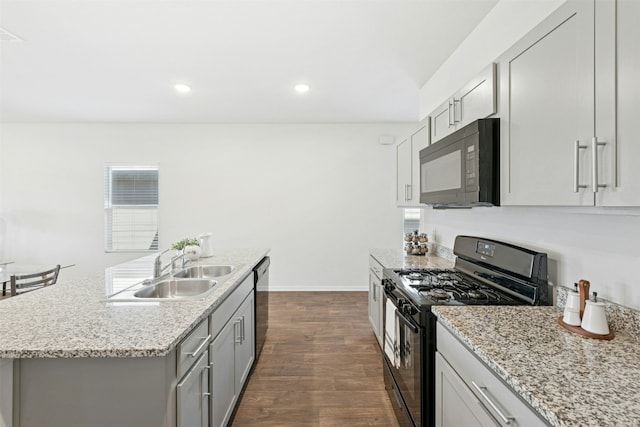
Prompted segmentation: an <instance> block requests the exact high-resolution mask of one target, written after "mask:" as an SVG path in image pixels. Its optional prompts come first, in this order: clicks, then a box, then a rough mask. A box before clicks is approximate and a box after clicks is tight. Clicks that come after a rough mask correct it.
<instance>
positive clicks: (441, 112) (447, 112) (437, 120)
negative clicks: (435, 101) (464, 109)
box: [431, 99, 456, 144]
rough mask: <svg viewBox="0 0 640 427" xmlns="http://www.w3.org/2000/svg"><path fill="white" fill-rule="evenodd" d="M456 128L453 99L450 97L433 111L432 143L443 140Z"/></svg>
mask: <svg viewBox="0 0 640 427" xmlns="http://www.w3.org/2000/svg"><path fill="white" fill-rule="evenodd" d="M455 129H456V128H455V123H454V122H453V100H452V99H448V100H447V101H446V102H444V103H443V104H442V105H440V106H439V107H438V108H436V109H435V110H433V111H432V112H431V143H432V144H433V143H434V142H437V141H439V140H441V139H442V138H444V137H445V136H447V135H449V134H450V133H451V132H453V131H454V130H455Z"/></svg>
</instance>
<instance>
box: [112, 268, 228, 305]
mask: <svg viewBox="0 0 640 427" xmlns="http://www.w3.org/2000/svg"><path fill="white" fill-rule="evenodd" d="M238 267H239V266H236V265H193V266H189V267H185V268H183V269H181V270H178V271H175V272H174V273H173V274H171V275H168V276H162V277H159V278H157V279H150V280H145V281H144V282H142V283H141V284H136V285H134V286H132V287H131V288H129V289H127V290H125V291H123V292H119V293H117V294H115V295H112V296H111V297H110V298H109V299H112V300H122V299H126V300H138V301H144V300H146V301H162V300H192V299H201V298H204V297H205V296H206V295H207V293H208V292H210V291H211V290H213V289H214V288H215V286H216V285H218V284H221V283H223V282H224V281H225V280H227V279H228V278H229V276H230V275H231V274H232V273H234V272H235V271H236V270H237V268H238Z"/></svg>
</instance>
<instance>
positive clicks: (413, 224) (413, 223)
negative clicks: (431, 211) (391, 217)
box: [403, 208, 422, 237]
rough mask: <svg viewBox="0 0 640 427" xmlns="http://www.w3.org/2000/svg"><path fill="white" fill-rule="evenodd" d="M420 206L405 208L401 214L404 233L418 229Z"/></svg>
mask: <svg viewBox="0 0 640 427" xmlns="http://www.w3.org/2000/svg"><path fill="white" fill-rule="evenodd" d="M421 210H422V209H420V208H405V209H404V215H403V224H404V226H403V228H404V234H408V233H413V231H414V230H420V211H421ZM403 237H404V236H403Z"/></svg>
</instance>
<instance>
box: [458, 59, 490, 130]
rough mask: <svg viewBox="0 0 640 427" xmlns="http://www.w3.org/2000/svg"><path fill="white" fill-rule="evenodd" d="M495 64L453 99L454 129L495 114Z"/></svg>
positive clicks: (483, 71)
mask: <svg viewBox="0 0 640 427" xmlns="http://www.w3.org/2000/svg"><path fill="white" fill-rule="evenodd" d="M495 80H496V64H491V65H489V66H488V67H487V68H485V69H484V70H482V72H481V73H480V74H478V76H477V77H476V78H474V79H473V80H472V81H470V82H469V83H467V85H466V86H465V87H464V88H462V89H461V90H460V91H458V92H457V93H456V94H455V95H454V97H453V108H454V110H453V121H454V123H455V124H456V129H460V128H462V127H464V126H466V125H468V124H469V123H471V122H473V121H475V120H478V119H484V118H487V117H489V116H491V115H493V114H495V113H496V82H495Z"/></svg>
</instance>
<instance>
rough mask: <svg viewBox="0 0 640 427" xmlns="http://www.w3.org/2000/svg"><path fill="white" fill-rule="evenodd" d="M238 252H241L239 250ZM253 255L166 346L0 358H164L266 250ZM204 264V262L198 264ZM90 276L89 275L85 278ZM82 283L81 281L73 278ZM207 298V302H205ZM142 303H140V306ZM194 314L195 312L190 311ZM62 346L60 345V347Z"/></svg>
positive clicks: (5, 353)
mask: <svg viewBox="0 0 640 427" xmlns="http://www.w3.org/2000/svg"><path fill="white" fill-rule="evenodd" d="M239 250H240V251H241V250H242V249H239ZM250 250H253V251H256V252H255V255H254V256H255V259H254V260H252V261H250V262H246V263H243V262H238V263H239V264H240V263H243V264H244V265H243V266H242V268H240V269H238V271H236V272H235V273H234V274H233V275H232V276H231V277H230V278H229V279H228V281H226V282H225V283H223V284H222V288H223V290H222V293H220V294H218V295H217V296H213V295H210V296H208V297H206V298H204V299H203V300H201V301H200V302H205V303H206V302H209V305H208V306H206V307H205V308H204V309H203V310H202V312H201V313H200V314H199V315H197V316H196V317H195V318H194V320H193V321H192V322H190V324H189V325H188V326H186V327H185V328H184V330H182V332H181V333H180V334H178V335H177V336H176V337H175V338H174V339H173V340H172V341H171V342H170V343H169V344H168V345H166V346H161V347H152V346H145V347H141V348H136V347H135V345H132V348H126V349H125V348H117V349H96V348H76V349H64V348H58V349H42V350H39V349H38V350H34V349H25V350H16V349H6V350H2V349H0V359H37V358H42V359H73V358H138V357H164V356H166V355H168V354H169V353H170V352H171V351H172V350H173V349H174V348H176V346H177V345H178V344H179V343H180V341H181V340H182V339H184V338H185V337H186V336H187V335H188V334H189V333H190V332H191V331H192V330H193V328H195V327H196V326H197V325H198V324H199V323H200V322H202V321H203V320H205V319H206V318H207V317H209V316H210V315H211V313H213V312H214V311H215V310H216V308H217V307H218V306H219V305H220V304H222V303H223V302H224V301H225V300H226V299H227V298H228V297H229V295H231V293H233V291H235V290H236V288H238V286H240V284H241V283H242V282H243V281H244V280H245V279H246V278H247V277H249V276H250V275H251V272H252V271H253V268H254V267H255V266H256V265H257V264H258V263H259V262H260V261H261V260H262V259H263V258H264V257H265V256H267V255H268V254H269V252H270V249H268V248H252V249H250ZM202 262H206V261H204V260H203V261H202ZM89 277H91V276H89ZM77 280H82V279H77ZM209 299H211V300H210V301H207V300H209ZM101 302H102V303H103V304H110V302H109V301H108V300H107V299H106V298H105V299H104V301H101ZM142 304H144V303H142ZM160 304H189V303H184V302H161V303H160ZM194 311H197V310H196V309H194ZM61 347H62V346H61Z"/></svg>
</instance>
